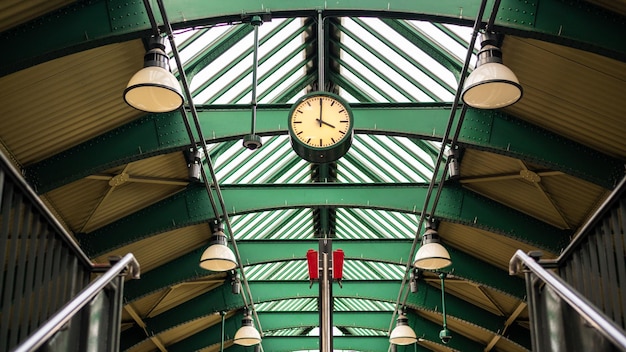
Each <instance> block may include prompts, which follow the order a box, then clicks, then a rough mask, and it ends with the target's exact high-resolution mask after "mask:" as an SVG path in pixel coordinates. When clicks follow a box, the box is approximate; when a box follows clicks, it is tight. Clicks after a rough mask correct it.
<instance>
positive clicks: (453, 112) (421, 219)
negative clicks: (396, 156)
mask: <svg viewBox="0 0 626 352" xmlns="http://www.w3.org/2000/svg"><path fill="white" fill-rule="evenodd" d="M486 2H487V1H486V0H482V1H481V3H480V8H479V10H478V13H477V14H476V20H475V21H474V27H473V30H472V38H471V40H470V42H469V44H468V47H467V55H466V57H465V62H464V64H463V68H462V69H461V73H460V79H459V85H458V88H457V91H456V94H455V96H454V102H453V104H452V109H451V110H450V117H449V119H448V124H447V126H446V131H445V133H444V135H443V137H442V138H441V141H442V148H441V149H440V150H439V153H438V154H437V160H436V161H435V167H434V170H433V176H432V178H431V180H430V182H429V184H428V191H427V193H426V198H425V199H424V205H423V207H422V211H421V212H420V217H419V221H418V225H417V231H416V234H415V238H414V239H413V243H412V245H411V250H410V252H409V258H413V256H414V254H415V248H416V247H417V242H418V238H419V234H420V233H421V231H422V226H423V224H424V217H425V216H426V214H427V208H428V204H429V202H430V197H431V195H432V191H433V189H434V187H435V183H436V181H437V176H438V172H439V166H440V165H441V161H442V160H443V154H444V146H445V144H446V142H447V141H448V137H449V135H450V131H451V130H452V124H453V122H454V117H455V115H456V110H457V106H458V104H459V100H460V96H461V91H462V89H463V84H464V83H465V76H466V74H467V71H468V67H469V63H470V60H471V58H472V53H473V51H474V46H475V44H476V37H477V36H478V31H479V28H480V24H481V23H482V17H483V14H484V12H485V7H486ZM495 12H496V11H495V9H494V11H492V14H491V16H494V14H495ZM466 110H467V106H466V105H463V108H462V110H461V116H460V117H459V120H460V121H459V123H458V124H457V129H456V130H455V136H453V140H455V141H456V138H457V137H456V135H458V132H459V130H460V126H461V122H462V119H463V116H464V115H465V111H466ZM444 180H445V172H444V173H443V174H442V176H441V180H440V181H439V186H438V190H437V194H436V195H435V200H434V202H433V206H432V208H431V211H430V214H431V216H432V215H434V213H435V209H436V206H437V202H438V200H439V196H440V194H441V190H442V189H443V181H444ZM412 266H413V264H412V263H411V259H409V260H408V261H407V265H406V268H405V271H404V277H403V278H402V284H401V285H400V291H399V292H398V298H397V299H396V309H395V310H394V311H393V313H392V316H391V322H390V324H389V330H388V334H389V333H391V330H392V328H393V322H394V321H395V318H396V317H395V316H396V312H397V311H398V309H400V307H402V306H404V305H405V304H406V301H407V299H408V294H409V291H406V292H405V288H406V281H407V276H408V275H409V273H410V271H411V269H412ZM403 292H404V297H402V296H403ZM401 297H402V299H401ZM389 349H391V346H390V347H389Z"/></svg>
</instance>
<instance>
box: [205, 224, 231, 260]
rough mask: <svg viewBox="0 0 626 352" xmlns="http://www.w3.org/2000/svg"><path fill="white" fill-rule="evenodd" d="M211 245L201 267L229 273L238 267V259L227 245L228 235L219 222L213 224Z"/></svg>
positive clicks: (206, 251)
mask: <svg viewBox="0 0 626 352" xmlns="http://www.w3.org/2000/svg"><path fill="white" fill-rule="evenodd" d="M212 225H213V228H212V229H211V230H212V231H213V235H212V237H211V245H210V246H209V247H208V248H207V249H206V250H205V251H204V253H202V256H201V257H200V267H201V268H202V269H206V270H211V271H229V270H233V269H235V268H236V267H237V258H236V257H235V254H234V253H233V251H232V250H231V249H230V248H228V246H227V245H226V235H224V231H223V228H222V225H221V223H220V222H219V221H215V222H213V224H212Z"/></svg>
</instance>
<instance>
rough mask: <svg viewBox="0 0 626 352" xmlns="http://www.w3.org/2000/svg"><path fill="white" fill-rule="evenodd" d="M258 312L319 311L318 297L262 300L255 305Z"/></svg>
mask: <svg viewBox="0 0 626 352" xmlns="http://www.w3.org/2000/svg"><path fill="white" fill-rule="evenodd" d="M254 306H255V308H256V310H257V312H289V311H295V312H299V311H306V312H312V311H317V298H313V297H307V298H292V299H283V300H279V301H271V302H260V303H257V304H255V305H254Z"/></svg>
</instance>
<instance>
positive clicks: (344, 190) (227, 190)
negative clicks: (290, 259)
mask: <svg viewBox="0 0 626 352" xmlns="http://www.w3.org/2000/svg"><path fill="white" fill-rule="evenodd" d="M221 191H222V195H223V198H224V201H225V204H226V208H227V209H228V211H229V216H233V215H237V214H245V213H252V212H259V211H265V210H272V209H285V208H311V207H313V208H315V207H331V208H370V209H383V210H391V211H398V212H405V213H414V214H419V213H420V212H421V208H422V206H423V202H424V200H425V197H426V195H427V191H428V186H427V185H425V184H368V185H362V184H300V185H250V186H223V187H222V188H221ZM429 207H430V205H429ZM434 215H435V216H436V217H437V218H439V219H441V220H442V221H453V222H458V223H461V224H466V225H468V226H472V227H478V228H482V229H485V230H488V231H491V232H494V233H497V234H501V235H503V236H507V237H510V238H513V239H515V240H519V241H522V242H525V243H529V244H531V245H533V246H535V247H537V248H539V249H544V250H548V251H549V252H552V253H559V251H560V250H561V249H562V248H564V247H565V246H566V245H567V243H568V241H569V235H570V233H569V232H567V231H564V230H560V229H557V228H555V227H553V226H550V225H548V224H546V223H543V222H541V221H539V220H537V219H534V218H532V217H530V216H528V215H525V214H522V213H520V212H518V211H516V210H513V209H511V208H508V207H506V206H503V205H502V204H499V203H497V202H495V201H492V200H490V199H487V198H485V197H483V196H480V195H478V194H476V193H473V192H471V191H469V190H467V189H464V188H462V187H460V186H458V185H454V184H450V185H447V186H445V187H444V189H443V191H442V193H441V197H440V199H439V203H438V205H437V209H436V211H435V214H434ZM214 217H215V214H213V211H212V208H211V204H210V201H209V197H208V195H207V193H206V189H205V188H204V187H202V186H200V185H196V184H192V185H190V186H188V187H187V189H186V190H184V191H182V192H179V193H177V194H175V195H174V196H172V197H170V198H167V199H165V200H163V201H160V202H158V203H156V204H154V205H151V206H149V207H146V208H144V209H142V210H139V211H138V212H136V213H133V214H131V215H129V216H127V217H125V218H122V219H120V220H118V221H115V222H113V223H111V224H109V225H106V226H103V227H101V228H99V229H98V230H95V231H93V232H90V233H84V234H77V235H76V238H77V240H78V241H79V242H80V244H81V246H82V248H83V249H84V250H85V252H86V253H87V254H89V255H90V256H98V255H101V254H103V253H106V252H109V251H111V250H113V249H115V248H119V247H122V246H124V245H126V244H128V243H131V242H135V241H137V240H140V239H142V238H146V237H150V236H153V235H155V234H158V233H163V232H166V231H171V230H173V229H176V228H182V227H185V226H189V225H194V224H197V223H200V222H206V221H208V220H210V219H212V218H214Z"/></svg>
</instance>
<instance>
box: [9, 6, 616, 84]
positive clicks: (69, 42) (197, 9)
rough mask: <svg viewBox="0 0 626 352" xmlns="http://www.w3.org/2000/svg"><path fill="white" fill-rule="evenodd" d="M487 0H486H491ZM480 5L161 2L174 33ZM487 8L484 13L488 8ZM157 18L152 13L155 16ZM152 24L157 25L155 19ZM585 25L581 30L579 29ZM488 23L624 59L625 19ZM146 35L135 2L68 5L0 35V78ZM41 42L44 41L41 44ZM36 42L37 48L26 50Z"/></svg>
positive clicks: (511, 11) (457, 19) (462, 17)
mask: <svg viewBox="0 0 626 352" xmlns="http://www.w3.org/2000/svg"><path fill="white" fill-rule="evenodd" d="M490 2H491V1H490ZM478 7H479V2H478V1H473V0H465V1H456V2H454V4H451V3H450V2H446V1H427V2H424V1H417V2H416V1H412V0H385V1H383V0H367V1H350V2H346V1H340V2H328V1H325V0H301V1H291V2H288V1H287V2H286V1H284V0H266V1H263V2H262V3H260V2H251V1H247V0H231V1H225V2H224V1H222V2H220V1H205V0H189V1H184V2H178V1H173V2H167V6H166V10H167V12H168V18H169V20H170V22H171V24H172V27H173V28H174V29H180V28H189V27H193V26H206V25H212V24H216V23H227V22H239V21H241V20H242V18H243V17H246V16H250V15H252V14H265V15H268V16H272V17H276V18H278V17H292V16H305V17H312V16H316V15H317V12H318V11H319V10H320V9H323V10H324V15H325V16H379V17H388V18H407V19H423V20H433V21H440V22H447V23H456V24H462V25H467V26H469V25H471V24H472V23H473V22H474V19H475V16H476V14H477V13H478ZM488 8H491V7H490V6H489V5H488ZM156 12H158V11H156ZM156 17H157V20H158V21H159V23H162V21H161V19H160V14H158V13H156ZM581 23H584V24H585V25H584V26H581V25H580V24H581ZM495 25H496V26H497V28H498V30H500V31H502V32H503V33H505V34H506V33H513V34H516V35H520V36H524V37H531V38H538V39H542V40H547V41H551V42H555V43H557V44H563V45H569V46H572V47H576V48H580V49H584V50H589V51H592V52H595V53H599V54H601V55H606V56H609V57H613V58H616V59H618V60H622V61H626V37H624V36H623V35H622V34H623V33H626V21H624V17H623V16H620V15H619V14H615V13H610V12H608V11H606V10H601V9H599V8H598V7H595V6H594V5H592V4H589V3H587V2H584V1H570V2H565V1H559V0H543V1H527V2H523V3H522V2H521V1H518V0H502V2H501V6H500V8H499V10H498V15H497V17H496V22H495ZM150 33H151V30H150V22H149V20H148V15H147V13H146V10H145V8H144V6H143V3H142V2H141V1H125V0H94V1H89V2H83V1H81V2H76V3H72V4H70V5H68V6H66V7H64V8H61V9H59V10H57V11H53V12H50V13H47V14H45V15H44V16H41V17H39V18H36V19H33V20H32V21H30V22H27V23H25V24H23V25H21V26H17V27H15V28H11V29H9V30H7V31H5V32H3V33H1V34H0V41H1V42H2V43H4V46H5V47H8V48H11V50H9V51H7V52H6V53H5V54H4V55H2V57H0V68H1V69H0V76H4V75H7V74H9V73H12V72H15V71H18V70H20V69H23V68H26V67H29V66H34V65H37V64H39V63H41V62H44V61H46V60H51V59H55V58H58V57H61V56H64V55H68V54H71V53H75V52H78V51H82V50H86V49H90V48H94V47H97V46H101V45H105V44H110V43H115V42H121V41H125V40H130V39H136V38H140V37H144V36H147V35H149V34H150ZM42 38H45V39H46V40H41V39H42ZM32 43H38V45H32Z"/></svg>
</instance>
